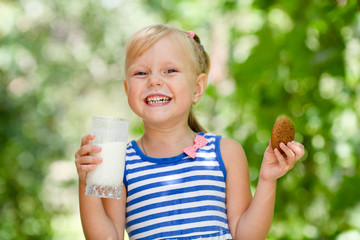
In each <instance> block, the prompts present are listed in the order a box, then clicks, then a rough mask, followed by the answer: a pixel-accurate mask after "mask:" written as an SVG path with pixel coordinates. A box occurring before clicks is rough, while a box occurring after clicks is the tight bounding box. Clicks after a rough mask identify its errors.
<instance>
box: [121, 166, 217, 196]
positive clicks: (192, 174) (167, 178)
mask: <svg viewBox="0 0 360 240" xmlns="http://www.w3.org/2000/svg"><path fill="white" fill-rule="evenodd" d="M195 176H215V177H222V176H223V173H222V172H220V171H211V170H198V171H190V172H185V173H184V172H179V173H178V174H172V175H169V176H163V177H155V178H146V179H144V180H141V181H138V182H135V183H132V184H129V185H128V191H130V190H133V189H135V188H138V187H141V186H144V185H148V184H152V183H157V182H163V181H174V180H180V179H183V178H185V177H195Z"/></svg>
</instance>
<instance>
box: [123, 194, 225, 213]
mask: <svg viewBox="0 0 360 240" xmlns="http://www.w3.org/2000/svg"><path fill="white" fill-rule="evenodd" d="M200 201H218V202H221V203H224V202H225V198H222V197H218V196H212V195H203V196H197V197H188V198H179V199H174V200H168V201H164V202H156V203H152V204H149V205H145V206H143V207H139V208H136V209H134V210H131V211H129V212H127V213H126V217H129V216H132V215H134V214H137V213H140V212H143V211H147V210H152V209H156V208H160V207H166V206H175V205H178V204H184V203H191V202H200ZM224 205H225V203H224ZM126 206H127V207H128V206H129V205H128V204H127V205H126Z"/></svg>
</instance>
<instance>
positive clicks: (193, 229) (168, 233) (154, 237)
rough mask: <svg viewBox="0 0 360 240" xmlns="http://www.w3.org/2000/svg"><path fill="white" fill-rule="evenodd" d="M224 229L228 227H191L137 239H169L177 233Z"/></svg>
mask: <svg viewBox="0 0 360 240" xmlns="http://www.w3.org/2000/svg"><path fill="white" fill-rule="evenodd" d="M222 229H223V232H224V233H225V231H226V228H222V227H219V226H208V227H197V228H189V229H184V230H178V231H171V232H162V233H157V234H153V235H151V236H147V237H144V238H137V239H136V240H153V239H156V238H165V239H169V238H168V237H171V236H176V235H184V234H189V233H196V232H200V233H205V232H210V231H219V230H220V231H221V230H222ZM176 239H177V238H176ZM185 239H186V238H185ZM188 239H189V238H188Z"/></svg>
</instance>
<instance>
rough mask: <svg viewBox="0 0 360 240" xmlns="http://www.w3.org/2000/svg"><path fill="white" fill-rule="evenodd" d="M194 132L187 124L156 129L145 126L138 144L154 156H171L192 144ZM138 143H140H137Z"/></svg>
mask: <svg viewBox="0 0 360 240" xmlns="http://www.w3.org/2000/svg"><path fill="white" fill-rule="evenodd" d="M195 136H196V133H194V132H193V131H192V130H191V128H190V127H189V126H186V127H176V128H173V129H156V128H151V127H146V126H145V132H144V135H143V136H142V138H141V139H139V140H138V145H139V146H141V148H142V151H143V152H144V153H145V152H146V154H147V155H148V156H150V157H154V158H164V157H173V156H176V155H179V154H181V153H182V150H183V149H184V148H186V147H188V146H191V145H193V141H194V137H195ZM139 143H140V144H139Z"/></svg>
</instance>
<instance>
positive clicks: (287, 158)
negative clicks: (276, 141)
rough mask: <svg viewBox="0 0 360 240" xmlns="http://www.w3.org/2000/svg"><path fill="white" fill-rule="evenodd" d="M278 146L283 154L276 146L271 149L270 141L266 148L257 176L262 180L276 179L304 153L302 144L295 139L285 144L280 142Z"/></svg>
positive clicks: (290, 167)
mask: <svg viewBox="0 0 360 240" xmlns="http://www.w3.org/2000/svg"><path fill="white" fill-rule="evenodd" d="M280 148H281V150H282V151H283V152H284V153H283V154H281V152H280V151H279V149H277V148H275V150H273V149H272V147H271V141H270V143H269V146H268V147H267V148H266V151H265V154H264V159H263V162H262V165H261V170H260V176H259V177H260V178H262V179H263V180H266V181H276V180H277V179H278V178H280V177H282V176H283V175H285V174H286V173H287V172H288V171H289V170H290V169H292V168H293V167H294V165H295V163H296V162H297V160H299V159H300V158H301V157H302V156H304V154H305V148H304V146H303V145H302V144H301V143H299V142H295V141H292V142H289V143H287V145H285V144H284V143H280Z"/></svg>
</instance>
